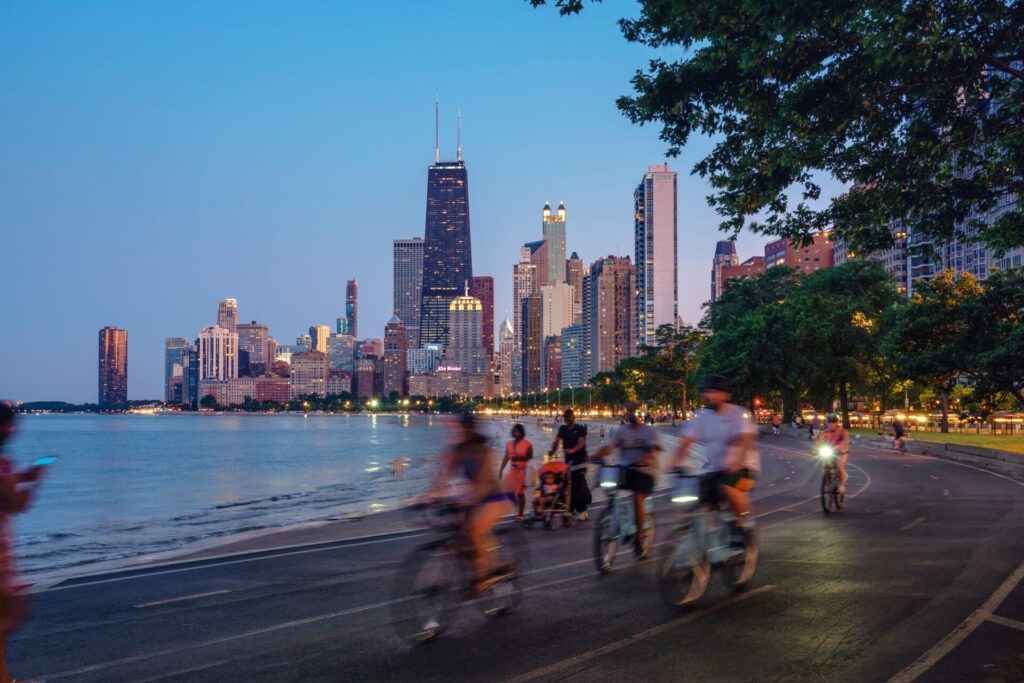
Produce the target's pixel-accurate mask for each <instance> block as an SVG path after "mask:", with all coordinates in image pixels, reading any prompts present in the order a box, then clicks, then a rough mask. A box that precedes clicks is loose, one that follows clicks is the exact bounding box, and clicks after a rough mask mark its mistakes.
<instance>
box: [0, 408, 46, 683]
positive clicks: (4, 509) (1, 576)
mask: <svg viewBox="0 0 1024 683" xmlns="http://www.w3.org/2000/svg"><path fill="white" fill-rule="evenodd" d="M13 435H14V410H13V408H11V406H10V405H9V404H7V403H4V402H0V683H13V681H14V679H13V678H11V675H10V674H9V673H8V672H7V639H8V638H9V637H10V635H11V633H13V632H14V631H15V630H16V629H17V628H18V627H19V626H20V625H21V624H22V622H23V621H24V620H25V617H26V616H27V612H28V609H27V606H28V597H27V595H26V593H25V589H26V588H27V586H25V585H24V584H23V583H21V582H20V581H19V579H18V575H17V573H16V572H15V570H14V560H13V554H14V552H13V550H14V549H13V547H12V534H11V516H12V515H16V514H18V513H20V512H24V511H25V510H26V509H27V508H28V506H29V504H30V503H31V502H32V497H33V494H34V488H33V487H25V486H22V484H27V483H30V482H36V481H39V479H40V478H41V477H42V475H43V468H42V467H40V466H38V465H37V466H35V467H32V468H30V469H27V470H22V471H21V472H16V471H15V470H14V465H13V463H11V461H10V460H8V459H7V455H6V454H5V453H4V445H5V444H6V443H7V441H8V440H9V439H10V438H11V436H13Z"/></svg>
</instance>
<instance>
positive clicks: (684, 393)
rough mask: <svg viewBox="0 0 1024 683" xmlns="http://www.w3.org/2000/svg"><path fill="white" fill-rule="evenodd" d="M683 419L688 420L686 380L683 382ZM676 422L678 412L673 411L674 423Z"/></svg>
mask: <svg viewBox="0 0 1024 683" xmlns="http://www.w3.org/2000/svg"><path fill="white" fill-rule="evenodd" d="M683 421H684V422H685V421H686V382H685V381H684V382H683ZM675 423H676V414H675V413H674V412H673V413H672V424H673V425H674V424H675Z"/></svg>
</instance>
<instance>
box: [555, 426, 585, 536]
mask: <svg viewBox="0 0 1024 683" xmlns="http://www.w3.org/2000/svg"><path fill="white" fill-rule="evenodd" d="M562 417H563V419H564V420H565V424H563V425H562V426H561V427H559V428H558V434H556V435H555V441H554V443H552V444H551V450H550V451H548V456H549V457H550V456H551V455H552V454H553V453H554V452H555V451H557V450H558V444H559V442H561V444H562V449H563V450H564V451H565V463H566V464H567V465H568V466H569V471H570V472H571V473H572V474H571V475H570V477H571V480H570V488H571V490H572V498H571V499H570V501H569V509H570V512H572V513H573V514H574V515H576V518H577V519H579V520H580V521H586V520H587V518H588V517H589V514H588V513H587V506H588V505H590V501H591V499H592V497H591V495H590V486H588V485H587V427H586V425H581V424H579V423H577V422H576V413H574V412H573V410H572V408H566V409H565V412H564V413H562Z"/></svg>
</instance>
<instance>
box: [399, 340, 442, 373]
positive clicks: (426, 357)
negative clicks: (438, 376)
mask: <svg viewBox="0 0 1024 683" xmlns="http://www.w3.org/2000/svg"><path fill="white" fill-rule="evenodd" d="M442 349H443V345H441V344H427V345H426V346H422V347H420V348H418V349H409V351H408V352H406V354H405V358H406V366H407V369H408V371H409V374H410V375H430V374H433V372H434V371H435V370H437V367H438V366H439V365H440V364H441V360H442V359H443V350H442Z"/></svg>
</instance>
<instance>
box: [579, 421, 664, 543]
mask: <svg viewBox="0 0 1024 683" xmlns="http://www.w3.org/2000/svg"><path fill="white" fill-rule="evenodd" d="M639 408H640V406H639V405H638V404H636V403H634V402H632V401H630V402H628V403H627V404H626V416H625V417H626V425H625V426H624V427H620V428H619V429H616V430H615V433H614V434H613V435H612V437H611V439H609V441H608V443H606V444H605V445H603V446H601V447H600V448H599V449H597V452H596V453H594V456H593V457H592V458H591V459H592V460H602V459H603V458H604V457H605V456H607V455H609V454H610V453H611V452H612V451H613V450H615V449H618V451H619V464H620V465H623V466H625V467H626V469H624V470H623V473H624V474H623V479H622V480H621V482H620V486H619V488H623V489H627V490H629V491H632V492H633V506H634V510H635V511H636V528H637V532H636V538H635V539H634V541H633V547H634V549H635V552H636V554H637V555H638V556H639V557H641V558H642V557H643V556H644V555H646V553H647V549H649V548H650V545H651V544H645V542H644V541H645V537H644V533H645V531H644V522H645V521H646V520H647V509H646V508H645V507H644V501H645V500H647V496H649V495H651V492H653V491H654V474H653V471H654V470H653V467H652V466H653V465H655V464H656V462H657V457H658V451H660V450H661V445H660V444H659V443H658V433H657V432H656V431H654V429H653V428H651V427H649V426H647V425H645V424H643V423H642V422H641V421H640V418H639V417H638V416H637V411H638V410H639ZM651 540H652V541H653V539H651Z"/></svg>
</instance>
